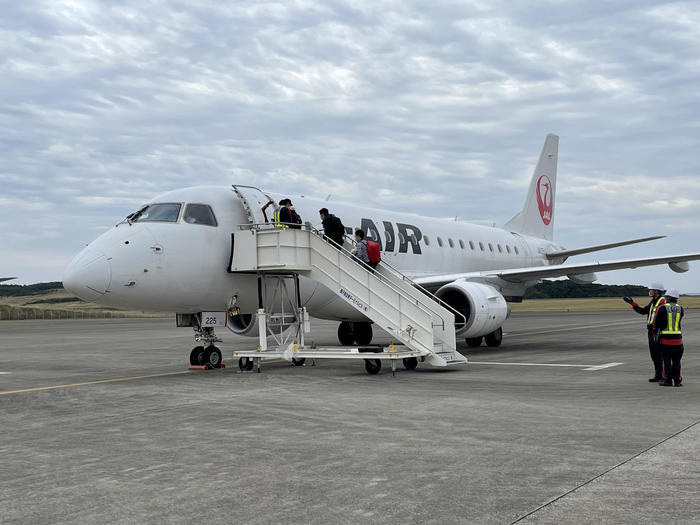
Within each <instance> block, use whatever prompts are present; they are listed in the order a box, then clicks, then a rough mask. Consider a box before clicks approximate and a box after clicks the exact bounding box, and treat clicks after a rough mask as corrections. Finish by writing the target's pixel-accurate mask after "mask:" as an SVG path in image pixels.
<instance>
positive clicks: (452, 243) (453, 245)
mask: <svg viewBox="0 0 700 525" xmlns="http://www.w3.org/2000/svg"><path fill="white" fill-rule="evenodd" d="M447 242H448V243H449V244H450V248H454V247H455V243H454V242H452V239H447Z"/></svg>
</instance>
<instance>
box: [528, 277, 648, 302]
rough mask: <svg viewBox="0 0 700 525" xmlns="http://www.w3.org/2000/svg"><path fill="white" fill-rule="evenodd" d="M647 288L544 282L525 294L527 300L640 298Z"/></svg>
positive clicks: (567, 281)
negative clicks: (627, 296)
mask: <svg viewBox="0 0 700 525" xmlns="http://www.w3.org/2000/svg"><path fill="white" fill-rule="evenodd" d="M647 292H648V289H647V288H646V287H645V286H635V285H632V284H624V285H613V284H578V283H575V282H573V281H569V280H568V279H567V280H563V281H544V282H542V283H540V284H538V285H536V286H533V287H532V288H529V289H528V290H527V291H526V292H525V297H524V298H525V299H565V298H566V299H569V298H578V297H624V296H625V295H629V296H630V297H640V296H642V297H643V296H645V295H647Z"/></svg>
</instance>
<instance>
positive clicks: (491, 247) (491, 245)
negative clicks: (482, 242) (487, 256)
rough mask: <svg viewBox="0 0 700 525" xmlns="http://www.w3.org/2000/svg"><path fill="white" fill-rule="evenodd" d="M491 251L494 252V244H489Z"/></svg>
mask: <svg viewBox="0 0 700 525" xmlns="http://www.w3.org/2000/svg"><path fill="white" fill-rule="evenodd" d="M489 250H490V251H493V244H491V243H489Z"/></svg>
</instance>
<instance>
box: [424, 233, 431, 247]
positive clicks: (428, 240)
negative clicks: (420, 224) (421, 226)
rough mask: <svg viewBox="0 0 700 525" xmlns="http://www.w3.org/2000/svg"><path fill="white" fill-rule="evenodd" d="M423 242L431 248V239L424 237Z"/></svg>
mask: <svg viewBox="0 0 700 525" xmlns="http://www.w3.org/2000/svg"><path fill="white" fill-rule="evenodd" d="M423 241H425V245H426V246H430V237H428V236H427V235H423Z"/></svg>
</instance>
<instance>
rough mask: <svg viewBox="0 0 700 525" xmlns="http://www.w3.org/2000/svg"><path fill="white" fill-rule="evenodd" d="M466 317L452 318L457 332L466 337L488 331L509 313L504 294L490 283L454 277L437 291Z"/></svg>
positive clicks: (490, 331)
mask: <svg viewBox="0 0 700 525" xmlns="http://www.w3.org/2000/svg"><path fill="white" fill-rule="evenodd" d="M435 295H437V296H438V297H439V298H440V299H442V300H443V301H445V302H446V303H447V304H449V305H450V306H451V307H452V308H454V309H455V310H457V311H458V312H460V313H461V314H462V315H464V317H465V318H466V319H467V322H466V324H464V323H463V322H462V320H461V319H455V327H456V333H457V335H459V336H463V337H465V338H471V337H480V336H482V335H486V334H490V333H492V332H494V331H496V330H498V328H500V327H501V325H502V324H503V322H504V321H505V320H506V319H507V318H508V316H509V315H510V308H509V307H508V303H506V300H505V298H504V297H503V296H502V295H501V294H500V293H499V292H498V290H496V289H495V288H494V287H493V286H489V285H488V284H481V283H475V282H470V281H454V282H451V283H449V284H446V285H444V286H443V287H442V288H440V289H439V290H438V291H437V292H436V294H435Z"/></svg>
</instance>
